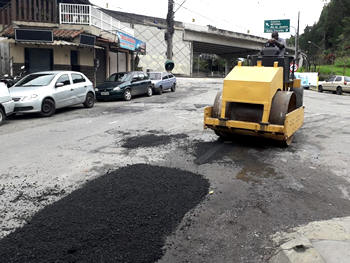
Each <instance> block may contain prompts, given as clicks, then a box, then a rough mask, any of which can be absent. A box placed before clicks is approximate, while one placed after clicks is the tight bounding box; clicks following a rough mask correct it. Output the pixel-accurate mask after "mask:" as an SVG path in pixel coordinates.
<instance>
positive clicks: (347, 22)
mask: <svg viewBox="0 0 350 263" xmlns="http://www.w3.org/2000/svg"><path fill="white" fill-rule="evenodd" d="M289 41H290V42H293V41H294V39H293V38H291V39H289ZM300 48H301V50H302V51H303V52H305V53H306V54H307V55H308V60H309V63H310V65H311V67H310V69H311V70H314V65H315V64H316V65H317V67H316V70H317V71H319V72H320V74H321V75H324V74H325V75H326V74H328V75H330V74H339V75H343V74H344V72H345V75H348V76H350V72H349V69H350V0H331V1H330V2H329V3H328V4H326V5H325V6H324V7H323V10H322V13H321V15H320V19H319V21H318V22H317V23H315V24H314V25H313V26H307V27H306V28H305V30H304V33H303V34H302V35H301V36H300ZM320 64H322V66H318V65H320Z"/></svg>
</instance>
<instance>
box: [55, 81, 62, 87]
mask: <svg viewBox="0 0 350 263" xmlns="http://www.w3.org/2000/svg"><path fill="white" fill-rule="evenodd" d="M63 86H64V83H62V82H57V83H56V85H55V87H56V88H60V87H63Z"/></svg>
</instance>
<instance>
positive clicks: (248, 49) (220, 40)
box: [184, 24, 294, 73]
mask: <svg viewBox="0 0 350 263" xmlns="http://www.w3.org/2000/svg"><path fill="white" fill-rule="evenodd" d="M184 40H185V41H190V42H192V50H193V53H194V54H196V53H197V54H202V53H209V54H216V55H218V56H220V57H222V58H224V59H226V61H227V67H226V71H227V70H228V64H229V62H230V61H233V60H234V59H237V58H245V57H247V56H248V55H252V54H256V53H258V52H259V51H260V50H261V48H262V47H263V45H264V44H265V43H266V42H267V40H268V39H266V38H262V37H258V36H254V35H249V34H243V33H237V32H232V31H227V30H222V29H218V28H215V27H213V26H197V25H193V24H184ZM287 51H288V52H290V53H294V49H293V48H287ZM225 73H227V72H225Z"/></svg>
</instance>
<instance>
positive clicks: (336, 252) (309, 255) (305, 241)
mask: <svg viewBox="0 0 350 263" xmlns="http://www.w3.org/2000/svg"><path fill="white" fill-rule="evenodd" d="M272 238H273V241H274V242H275V243H277V244H281V243H283V244H282V245H281V246H280V247H279V249H278V250H277V251H276V255H275V256H274V257H273V258H271V260H270V261H269V262H270V263H306V262H307V263H348V262H350V217H344V218H335V219H331V220H327V221H319V222H312V223H309V224H307V225H305V226H302V227H296V228H293V229H292V230H291V232H289V233H277V234H275V235H274V236H273V237H272Z"/></svg>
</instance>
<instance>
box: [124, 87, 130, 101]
mask: <svg viewBox="0 0 350 263" xmlns="http://www.w3.org/2000/svg"><path fill="white" fill-rule="evenodd" d="M124 100H126V101H129V100H131V92H130V90H129V89H126V90H125V91H124Z"/></svg>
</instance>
